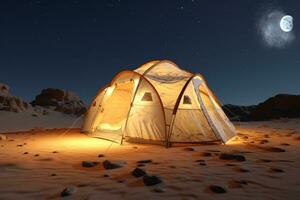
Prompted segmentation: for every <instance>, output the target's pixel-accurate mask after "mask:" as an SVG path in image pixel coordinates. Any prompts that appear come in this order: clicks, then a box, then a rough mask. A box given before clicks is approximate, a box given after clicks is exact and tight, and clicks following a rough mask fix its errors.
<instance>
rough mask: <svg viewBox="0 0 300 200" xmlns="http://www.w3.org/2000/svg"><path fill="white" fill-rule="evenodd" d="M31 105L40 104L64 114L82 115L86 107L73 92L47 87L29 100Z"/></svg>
mask: <svg viewBox="0 0 300 200" xmlns="http://www.w3.org/2000/svg"><path fill="white" fill-rule="evenodd" d="M31 105H32V106H41V107H46V108H49V109H53V110H54V111H58V112H62V113H65V114H74V115H77V116H79V115H82V114H83V113H85V111H86V108H85V105H84V103H83V101H82V100H80V98H79V97H78V96H76V95H75V94H74V93H73V92H70V91H65V90H61V89H54V88H48V89H44V90H42V92H41V94H39V95H37V96H36V97H35V100H34V101H32V102H31Z"/></svg>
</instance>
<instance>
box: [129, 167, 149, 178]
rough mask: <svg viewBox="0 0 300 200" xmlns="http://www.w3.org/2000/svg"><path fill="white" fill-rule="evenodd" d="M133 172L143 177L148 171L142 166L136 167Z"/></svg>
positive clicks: (134, 174) (136, 175)
mask: <svg viewBox="0 0 300 200" xmlns="http://www.w3.org/2000/svg"><path fill="white" fill-rule="evenodd" d="M131 174H132V175H133V176H135V177H142V176H144V175H146V174H147V173H146V172H145V171H144V170H143V169H141V168H135V169H134V170H133V171H132V173H131Z"/></svg>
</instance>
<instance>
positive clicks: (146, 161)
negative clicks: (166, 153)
mask: <svg viewBox="0 0 300 200" xmlns="http://www.w3.org/2000/svg"><path fill="white" fill-rule="evenodd" d="M151 162H152V160H139V161H137V163H143V164H145V163H151Z"/></svg>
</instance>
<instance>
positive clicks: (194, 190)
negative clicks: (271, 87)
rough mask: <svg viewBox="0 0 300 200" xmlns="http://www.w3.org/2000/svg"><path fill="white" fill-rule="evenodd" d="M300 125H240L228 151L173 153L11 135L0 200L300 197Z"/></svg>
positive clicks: (1, 148) (49, 135) (1, 167)
mask: <svg viewBox="0 0 300 200" xmlns="http://www.w3.org/2000/svg"><path fill="white" fill-rule="evenodd" d="M299 122H300V120H277V121H272V122H255V123H239V124H237V130H238V137H237V138H236V139H234V140H233V141H231V143H230V144H228V145H218V144H211V145H192V146H177V147H176V146H174V147H172V148H169V149H166V148H164V147H161V146H155V145H138V144H129V143H126V144H124V145H122V146H121V145H118V144H115V143H111V142H109V141H105V140H100V139H95V138H90V137H87V136H85V135H82V134H80V133H79V130H76V129H73V130H71V131H70V132H68V133H67V134H64V131H65V130H51V131H50V130H49V131H42V132H39V131H36V132H22V133H10V134H6V136H8V138H7V140H0V199H59V198H61V195H62V191H63V190H64V189H66V190H65V191H64V192H65V193H63V194H67V195H69V194H70V196H66V197H64V198H66V199H120V198H124V199H237V200H240V199H298V198H299V196H300V173H299V167H300V138H299V136H300V126H299V124H300V123H299ZM105 160H108V161H109V162H110V164H115V165H117V166H119V167H117V168H116V169H109V168H107V166H105V165H103V162H104V161H105ZM83 161H86V162H85V163H82V162H83ZM136 168H138V169H139V170H138V171H136V172H135V173H134V174H133V171H134V170H135V169H136ZM141 171H143V172H145V174H147V177H146V178H145V175H144V174H143V173H142V172H141ZM140 173H142V175H141V176H139V177H137V176H136V174H140ZM152 176H155V178H157V179H155V178H153V177H152ZM145 179H146V180H145ZM157 180H161V181H162V182H161V183H158V184H155V183H156V182H155V181H157ZM145 181H148V182H145ZM146 183H154V185H152V186H146V185H147V184H146Z"/></svg>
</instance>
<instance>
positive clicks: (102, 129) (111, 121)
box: [95, 81, 134, 141]
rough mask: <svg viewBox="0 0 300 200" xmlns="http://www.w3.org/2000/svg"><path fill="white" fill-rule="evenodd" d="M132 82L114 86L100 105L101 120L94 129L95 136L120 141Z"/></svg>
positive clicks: (132, 87)
mask: <svg viewBox="0 0 300 200" xmlns="http://www.w3.org/2000/svg"><path fill="white" fill-rule="evenodd" d="M133 89H134V82H133V81H127V82H124V83H118V84H117V85H115V87H114V90H113V91H112V92H111V93H109V94H107V95H109V96H108V97H107V98H106V100H105V102H103V104H102V111H101V112H102V113H101V114H102V115H103V116H102V118H101V121H100V122H99V124H98V125H97V127H96V131H95V136H96V137H100V138H104V139H108V140H113V141H121V138H122V131H123V126H124V125H125V121H126V117H127V114H128V110H129V108H130V103H131V99H132V94H133Z"/></svg>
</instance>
